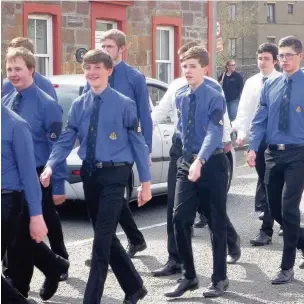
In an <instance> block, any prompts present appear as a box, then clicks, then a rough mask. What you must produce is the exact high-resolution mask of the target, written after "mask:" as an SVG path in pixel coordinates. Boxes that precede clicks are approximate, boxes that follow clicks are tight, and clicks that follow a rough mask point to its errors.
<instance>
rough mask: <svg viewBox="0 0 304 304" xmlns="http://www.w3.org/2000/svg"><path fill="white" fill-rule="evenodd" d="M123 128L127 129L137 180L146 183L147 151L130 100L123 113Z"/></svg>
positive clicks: (147, 168) (147, 179)
mask: <svg viewBox="0 0 304 304" xmlns="http://www.w3.org/2000/svg"><path fill="white" fill-rule="evenodd" d="M124 126H125V127H126V128H127V129H128V139H129V143H130V145H131V149H132V154H133V157H134V161H135V163H136V166H137V170H138V175H139V179H140V181H141V182H142V183H143V182H148V181H150V180H151V175H150V166H149V150H148V147H147V145H146V143H145V139H144V137H143V136H142V134H141V130H140V127H139V124H138V119H137V111H136V105H135V103H134V102H133V101H131V100H130V103H129V104H128V105H127V107H126V110H125V113H124Z"/></svg>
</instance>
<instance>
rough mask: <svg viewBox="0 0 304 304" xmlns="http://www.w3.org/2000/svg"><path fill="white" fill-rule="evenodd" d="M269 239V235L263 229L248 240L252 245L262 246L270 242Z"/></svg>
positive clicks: (270, 238)
mask: <svg viewBox="0 0 304 304" xmlns="http://www.w3.org/2000/svg"><path fill="white" fill-rule="evenodd" d="M271 241H272V237H271V236H269V235H267V234H266V233H265V232H264V231H260V233H259V234H258V235H257V236H256V238H255V239H251V240H250V244H251V245H253V246H264V245H268V244H270V243H271Z"/></svg>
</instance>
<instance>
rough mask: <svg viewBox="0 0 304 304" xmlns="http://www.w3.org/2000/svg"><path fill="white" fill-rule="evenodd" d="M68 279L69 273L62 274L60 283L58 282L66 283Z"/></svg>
mask: <svg viewBox="0 0 304 304" xmlns="http://www.w3.org/2000/svg"><path fill="white" fill-rule="evenodd" d="M68 278H69V271H67V272H65V273H63V274H62V275H61V276H60V278H59V281H60V282H64V281H66V280H67V279H68Z"/></svg>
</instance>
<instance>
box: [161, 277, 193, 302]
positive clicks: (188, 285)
mask: <svg viewBox="0 0 304 304" xmlns="http://www.w3.org/2000/svg"><path fill="white" fill-rule="evenodd" d="M177 282H178V283H177V285H176V286H175V287H174V288H173V290H172V291H169V292H165V294H164V295H165V297H167V298H177V297H181V296H182V295H183V294H184V293H185V292H186V291H188V290H195V289H198V279H197V278H194V279H192V280H188V279H186V278H181V279H179V280H178V281H177Z"/></svg>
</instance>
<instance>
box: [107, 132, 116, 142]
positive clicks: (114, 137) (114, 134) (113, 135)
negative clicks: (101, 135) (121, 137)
mask: <svg viewBox="0 0 304 304" xmlns="http://www.w3.org/2000/svg"><path fill="white" fill-rule="evenodd" d="M109 137H110V139H112V140H115V139H117V135H116V133H115V132H112V133H111V134H110V136H109Z"/></svg>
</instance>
